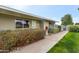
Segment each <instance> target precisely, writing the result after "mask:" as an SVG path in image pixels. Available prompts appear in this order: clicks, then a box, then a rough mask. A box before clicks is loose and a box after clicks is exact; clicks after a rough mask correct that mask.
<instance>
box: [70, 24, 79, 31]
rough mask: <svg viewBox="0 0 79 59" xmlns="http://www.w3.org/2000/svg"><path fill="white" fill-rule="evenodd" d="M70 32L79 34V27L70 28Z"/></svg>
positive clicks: (72, 26)
mask: <svg viewBox="0 0 79 59" xmlns="http://www.w3.org/2000/svg"><path fill="white" fill-rule="evenodd" d="M69 31H70V32H79V25H71V26H69Z"/></svg>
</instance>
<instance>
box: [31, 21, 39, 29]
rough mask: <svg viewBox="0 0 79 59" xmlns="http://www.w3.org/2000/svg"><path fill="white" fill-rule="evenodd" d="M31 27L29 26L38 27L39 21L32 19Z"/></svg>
mask: <svg viewBox="0 0 79 59" xmlns="http://www.w3.org/2000/svg"><path fill="white" fill-rule="evenodd" d="M31 25H32V27H31V28H33V29H34V28H40V23H39V21H37V20H32V24H31Z"/></svg>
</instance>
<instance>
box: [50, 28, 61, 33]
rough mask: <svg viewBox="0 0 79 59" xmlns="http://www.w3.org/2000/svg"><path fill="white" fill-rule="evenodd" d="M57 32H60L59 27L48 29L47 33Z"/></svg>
mask: <svg viewBox="0 0 79 59" xmlns="http://www.w3.org/2000/svg"><path fill="white" fill-rule="evenodd" d="M58 32H60V29H59V28H52V29H49V33H58Z"/></svg>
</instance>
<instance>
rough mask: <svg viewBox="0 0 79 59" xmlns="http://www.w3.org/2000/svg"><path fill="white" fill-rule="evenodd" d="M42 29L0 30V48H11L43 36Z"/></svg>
mask: <svg viewBox="0 0 79 59" xmlns="http://www.w3.org/2000/svg"><path fill="white" fill-rule="evenodd" d="M44 35H45V33H44V31H43V30H40V29H24V30H13V31H2V32H0V49H2V50H12V49H13V48H14V47H20V46H24V45H27V44H30V43H32V42H35V41H38V40H40V39H43V38H44Z"/></svg>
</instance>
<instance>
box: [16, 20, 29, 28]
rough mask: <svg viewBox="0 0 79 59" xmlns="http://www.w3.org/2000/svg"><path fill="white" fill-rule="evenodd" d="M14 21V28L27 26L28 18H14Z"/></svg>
mask: <svg viewBox="0 0 79 59" xmlns="http://www.w3.org/2000/svg"><path fill="white" fill-rule="evenodd" d="M15 22H16V28H29V21H28V20H22V19H16V20H15Z"/></svg>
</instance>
